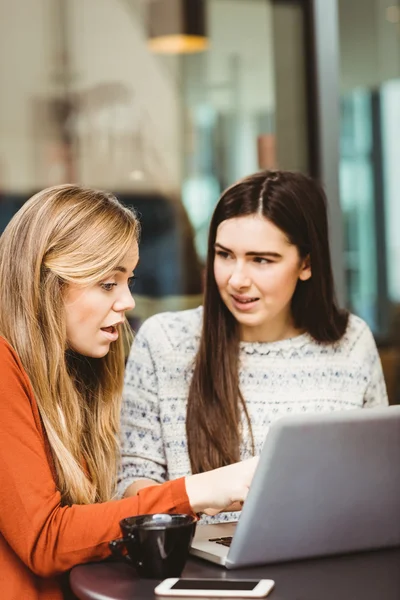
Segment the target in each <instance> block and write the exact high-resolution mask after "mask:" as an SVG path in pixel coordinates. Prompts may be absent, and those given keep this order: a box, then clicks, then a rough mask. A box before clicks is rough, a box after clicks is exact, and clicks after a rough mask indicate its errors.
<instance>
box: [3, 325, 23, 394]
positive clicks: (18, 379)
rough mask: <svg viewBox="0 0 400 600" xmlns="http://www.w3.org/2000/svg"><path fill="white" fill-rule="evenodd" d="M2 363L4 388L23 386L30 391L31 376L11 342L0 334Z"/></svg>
mask: <svg viewBox="0 0 400 600" xmlns="http://www.w3.org/2000/svg"><path fill="white" fill-rule="evenodd" d="M0 364H1V375H2V377H1V383H2V388H7V389H14V388H16V387H20V386H21V385H22V387H23V388H24V390H25V391H28V392H30V384H29V378H28V375H27V374H26V371H25V369H24V367H23V365H22V362H21V360H20V358H19V356H18V354H17V352H16V351H15V350H14V348H13V347H12V346H11V344H10V343H9V342H8V341H7V340H6V339H5V338H4V337H3V336H0Z"/></svg>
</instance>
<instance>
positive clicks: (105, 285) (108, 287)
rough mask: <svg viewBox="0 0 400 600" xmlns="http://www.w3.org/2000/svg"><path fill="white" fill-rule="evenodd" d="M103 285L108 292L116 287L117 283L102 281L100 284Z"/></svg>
mask: <svg viewBox="0 0 400 600" xmlns="http://www.w3.org/2000/svg"><path fill="white" fill-rule="evenodd" d="M100 285H101V287H102V288H103V290H105V291H106V292H111V290H112V289H113V287H115V286H116V285H117V284H116V283H105V282H104V283H101V284H100Z"/></svg>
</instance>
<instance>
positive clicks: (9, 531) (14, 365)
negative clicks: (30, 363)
mask: <svg viewBox="0 0 400 600" xmlns="http://www.w3.org/2000/svg"><path fill="white" fill-rule="evenodd" d="M154 512H180V513H190V512H191V508H190V505H189V501H188V497H187V494H186V489H185V482H184V479H183V478H182V479H178V480H176V481H171V482H167V483H165V484H163V485H162V486H154V487H150V488H146V489H144V490H142V491H141V492H140V493H139V495H138V496H135V497H133V498H126V499H124V500H117V501H114V502H106V503H103V504H92V505H82V506H80V505H74V506H71V507H68V506H61V505H60V493H59V492H58V491H57V485H56V482H55V474H54V465H53V461H52V459H51V454H50V450H49V445H48V441H47V437H46V435H45V433H44V430H43V427H42V424H41V419H40V416H39V411H38V407H37V404H36V400H35V398H34V395H33V391H32V387H31V385H30V382H29V379H28V377H27V374H26V373H25V371H24V369H23V367H22V365H21V361H20V360H19V358H18V356H17V354H16V353H15V352H14V350H13V349H12V348H11V347H10V346H9V344H8V343H7V342H6V341H5V340H4V339H3V338H1V337H0V598H1V600H39V599H40V600H60V599H61V598H62V591H61V583H60V575H61V574H62V573H65V572H66V571H68V569H70V568H72V567H73V566H74V565H76V564H79V563H85V562H89V561H95V560H100V559H104V558H106V557H107V556H109V554H110V552H109V549H108V542H109V540H111V539H113V538H117V537H120V535H121V532H120V529H119V525H118V523H119V521H120V520H121V519H123V518H124V517H128V516H130V515H136V514H144V513H154Z"/></svg>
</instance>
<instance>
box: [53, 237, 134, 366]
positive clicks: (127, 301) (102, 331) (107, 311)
mask: <svg viewBox="0 0 400 600" xmlns="http://www.w3.org/2000/svg"><path fill="white" fill-rule="evenodd" d="M138 258H139V254H138V246H137V243H136V242H135V243H134V244H133V245H132V248H131V250H130V251H129V252H128V253H127V254H126V256H125V257H124V258H123V260H121V264H119V265H118V266H117V267H116V268H115V269H114V271H112V272H111V273H109V275H108V276H107V277H105V278H103V279H102V280H101V281H99V282H97V283H94V284H92V285H89V286H85V287H82V286H80V285H76V284H70V285H68V287H67V289H66V291H65V294H64V305H65V312H66V325H67V340H68V344H69V347H70V348H72V350H74V351H75V352H78V353H79V354H82V355H83V356H90V357H92V358H101V357H103V356H105V355H106V354H107V353H108V351H109V350H110V345H111V344H112V343H113V342H115V341H116V340H117V339H118V336H119V332H120V328H121V324H122V323H123V322H124V320H125V312H126V311H127V310H132V309H133V308H134V307H135V301H134V299H133V298H132V294H131V291H130V286H131V283H132V279H133V271H134V269H135V268H136V265H137V263H138Z"/></svg>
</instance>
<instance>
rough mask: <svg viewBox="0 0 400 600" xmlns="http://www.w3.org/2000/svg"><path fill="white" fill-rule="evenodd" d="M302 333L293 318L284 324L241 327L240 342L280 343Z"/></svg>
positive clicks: (273, 323) (286, 320) (275, 323)
mask: <svg viewBox="0 0 400 600" xmlns="http://www.w3.org/2000/svg"><path fill="white" fill-rule="evenodd" d="M302 333H304V330H303V329H298V328H296V327H295V325H294V323H293V319H292V317H291V316H290V318H289V319H285V321H283V322H280V321H279V322H278V321H276V322H272V323H265V324H264V325H262V326H259V327H257V326H255V327H251V326H249V325H240V340H241V341H243V342H269V343H271V342H279V341H282V340H287V339H289V338H293V337H296V336H298V335H301V334H302Z"/></svg>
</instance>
